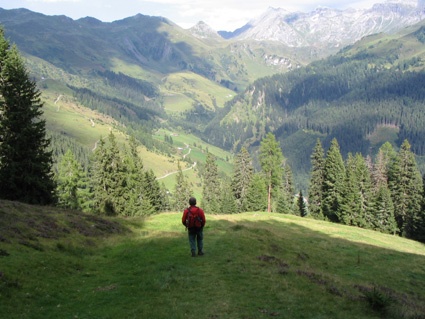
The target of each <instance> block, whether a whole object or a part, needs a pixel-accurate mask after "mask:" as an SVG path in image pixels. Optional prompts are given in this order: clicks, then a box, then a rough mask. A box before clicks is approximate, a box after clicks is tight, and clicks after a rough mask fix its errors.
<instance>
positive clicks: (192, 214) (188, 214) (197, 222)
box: [182, 197, 206, 257]
mask: <svg viewBox="0 0 425 319" xmlns="http://www.w3.org/2000/svg"><path fill="white" fill-rule="evenodd" d="M189 205H190V206H189V207H188V208H186V209H185V210H184V212H183V216H182V223H183V225H184V226H186V230H187V231H188V236H189V245H190V251H191V253H192V257H196V248H198V256H203V255H204V251H203V248H204V233H203V230H204V226H205V223H206V219H205V213H204V211H203V210H202V208H200V207H197V206H196V198H195V197H191V198H189Z"/></svg>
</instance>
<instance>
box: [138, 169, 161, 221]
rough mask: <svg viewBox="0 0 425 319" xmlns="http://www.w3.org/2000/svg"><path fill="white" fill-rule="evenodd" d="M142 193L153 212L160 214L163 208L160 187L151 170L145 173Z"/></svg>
mask: <svg viewBox="0 0 425 319" xmlns="http://www.w3.org/2000/svg"><path fill="white" fill-rule="evenodd" d="M143 193H144V195H145V197H146V199H147V200H148V201H149V202H150V204H151V206H152V208H153V212H155V213H158V212H160V211H161V210H162V209H163V207H164V206H165V204H164V202H163V197H162V196H161V195H162V190H161V185H160V184H159V182H158V180H157V179H156V176H155V173H154V172H153V170H152V169H149V170H147V171H145V177H144V186H143Z"/></svg>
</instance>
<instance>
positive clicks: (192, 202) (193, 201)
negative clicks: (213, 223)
mask: <svg viewBox="0 0 425 319" xmlns="http://www.w3.org/2000/svg"><path fill="white" fill-rule="evenodd" d="M189 205H190V206H195V205H196V198H195V197H191V198H189Z"/></svg>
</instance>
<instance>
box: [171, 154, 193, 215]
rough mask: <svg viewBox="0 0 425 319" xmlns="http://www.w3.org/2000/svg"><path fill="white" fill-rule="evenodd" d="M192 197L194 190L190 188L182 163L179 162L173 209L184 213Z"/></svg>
mask: <svg viewBox="0 0 425 319" xmlns="http://www.w3.org/2000/svg"><path fill="white" fill-rule="evenodd" d="M191 195H192V189H191V188H190V185H189V182H188V180H187V178H186V177H185V176H184V174H183V171H182V167H181V164H180V161H178V162H177V175H176V184H175V185H174V197H173V198H174V201H173V204H174V205H173V209H175V210H177V211H178V212H180V211H183V210H184V209H185V208H186V207H187V206H188V202H189V198H190V197H191Z"/></svg>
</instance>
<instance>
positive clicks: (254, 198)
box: [243, 173, 268, 212]
mask: <svg viewBox="0 0 425 319" xmlns="http://www.w3.org/2000/svg"><path fill="white" fill-rule="evenodd" d="M267 194H268V191H267V183H266V180H265V178H264V177H263V175H262V174H260V173H254V175H252V178H251V182H250V183H249V186H248V191H247V194H246V199H245V202H244V203H243V209H244V211H250V212H251V211H252V212H263V211H265V210H266V209H267Z"/></svg>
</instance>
